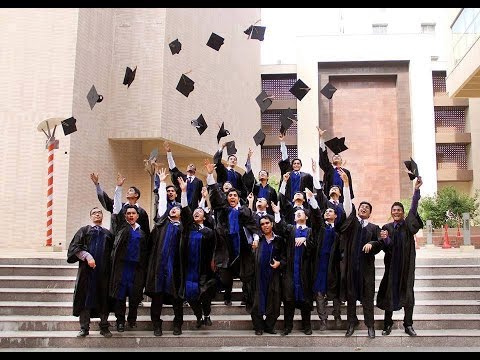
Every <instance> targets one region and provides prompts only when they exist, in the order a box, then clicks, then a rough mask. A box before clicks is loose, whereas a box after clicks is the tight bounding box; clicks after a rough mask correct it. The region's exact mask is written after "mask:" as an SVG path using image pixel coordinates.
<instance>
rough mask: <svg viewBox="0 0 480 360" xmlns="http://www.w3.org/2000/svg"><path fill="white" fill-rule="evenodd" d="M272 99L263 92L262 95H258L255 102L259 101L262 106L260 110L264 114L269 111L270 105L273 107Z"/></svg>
mask: <svg viewBox="0 0 480 360" xmlns="http://www.w3.org/2000/svg"><path fill="white" fill-rule="evenodd" d="M272 97H273V96H268V95H267V93H266V92H265V91H262V92H261V93H260V95H258V96H257V97H256V98H255V100H256V101H257V104H258V106H260V110H261V111H262V113H263V112H264V111H265V110H267V109H268V107H269V106H270V105H272Z"/></svg>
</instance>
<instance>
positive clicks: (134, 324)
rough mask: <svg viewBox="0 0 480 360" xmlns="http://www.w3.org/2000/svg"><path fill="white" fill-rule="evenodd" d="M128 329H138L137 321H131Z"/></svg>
mask: <svg viewBox="0 0 480 360" xmlns="http://www.w3.org/2000/svg"><path fill="white" fill-rule="evenodd" d="M128 327H129V328H130V329H135V328H136V327H137V322H136V321H129V322H128Z"/></svg>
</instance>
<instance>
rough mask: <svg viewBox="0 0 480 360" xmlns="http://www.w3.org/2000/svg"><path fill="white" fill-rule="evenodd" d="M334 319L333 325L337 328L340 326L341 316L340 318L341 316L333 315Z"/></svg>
mask: <svg viewBox="0 0 480 360" xmlns="http://www.w3.org/2000/svg"><path fill="white" fill-rule="evenodd" d="M334 319H335V326H336V327H337V328H341V327H342V318H341V316H335V317H334Z"/></svg>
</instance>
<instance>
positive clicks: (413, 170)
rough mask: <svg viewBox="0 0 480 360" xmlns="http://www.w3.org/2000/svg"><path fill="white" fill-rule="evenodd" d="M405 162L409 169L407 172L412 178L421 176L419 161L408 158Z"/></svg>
mask: <svg viewBox="0 0 480 360" xmlns="http://www.w3.org/2000/svg"><path fill="white" fill-rule="evenodd" d="M403 163H404V164H405V166H406V167H407V170H408V171H407V173H408V177H409V178H410V180H414V179H415V178H416V177H417V176H420V175H419V173H418V166H417V163H416V162H415V161H413V159H412V158H410V161H408V160H406V161H404V162H403Z"/></svg>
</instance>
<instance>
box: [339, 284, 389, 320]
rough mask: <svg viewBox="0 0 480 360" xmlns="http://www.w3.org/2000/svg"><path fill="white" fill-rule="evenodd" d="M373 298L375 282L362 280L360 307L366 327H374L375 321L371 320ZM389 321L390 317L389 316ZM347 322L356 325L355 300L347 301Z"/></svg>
mask: <svg viewBox="0 0 480 360" xmlns="http://www.w3.org/2000/svg"><path fill="white" fill-rule="evenodd" d="M374 297H375V280H374V279H373V280H372V281H368V282H367V281H365V279H363V294H362V299H361V302H362V307H363V317H364V320H363V321H364V322H365V325H367V327H374V326H375V320H374V319H373V308H374V306H373V302H374ZM390 319H391V316H390ZM347 321H348V323H349V324H356V323H358V318H357V300H356V299H354V298H352V299H347Z"/></svg>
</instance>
